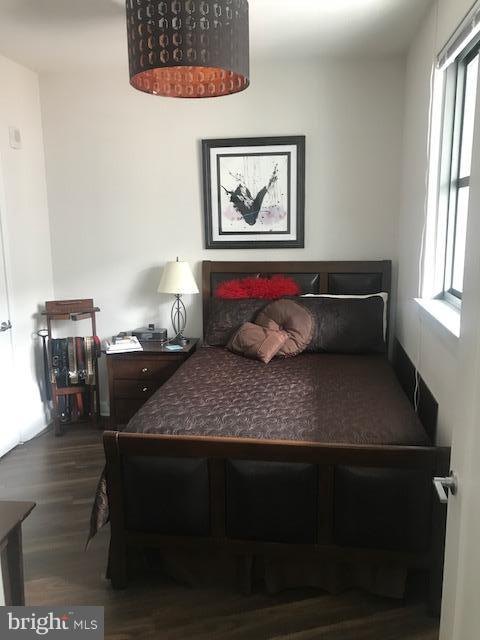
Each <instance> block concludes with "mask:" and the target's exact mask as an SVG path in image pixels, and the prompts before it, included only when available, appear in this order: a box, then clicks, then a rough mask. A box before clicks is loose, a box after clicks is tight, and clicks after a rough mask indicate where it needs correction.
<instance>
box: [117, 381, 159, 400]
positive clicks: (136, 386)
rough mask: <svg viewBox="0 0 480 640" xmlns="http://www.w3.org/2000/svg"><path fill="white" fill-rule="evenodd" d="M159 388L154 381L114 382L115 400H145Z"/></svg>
mask: <svg viewBox="0 0 480 640" xmlns="http://www.w3.org/2000/svg"><path fill="white" fill-rule="evenodd" d="M159 387H160V384H159V383H158V382H157V381H156V380H115V382H114V383H113V388H114V391H115V397H116V398H139V399H140V398H141V399H142V400H144V401H145V400H146V399H147V398H149V397H150V396H151V395H153V394H154V393H155V391H156V390H157V389H158V388H159Z"/></svg>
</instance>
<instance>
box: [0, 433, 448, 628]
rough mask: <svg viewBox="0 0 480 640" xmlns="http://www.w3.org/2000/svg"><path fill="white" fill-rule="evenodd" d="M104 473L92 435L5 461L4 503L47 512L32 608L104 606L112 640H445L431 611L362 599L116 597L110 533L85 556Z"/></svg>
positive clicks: (32, 535) (136, 593)
mask: <svg viewBox="0 0 480 640" xmlns="http://www.w3.org/2000/svg"><path fill="white" fill-rule="evenodd" d="M102 466H103V451H102V446H101V434H100V432H99V431H97V430H95V429H94V428H93V427H91V426H89V425H78V426H76V427H75V428H73V429H71V428H70V429H69V431H68V432H67V434H66V435H65V436H63V437H62V438H55V437H54V436H53V434H52V433H47V434H44V435H43V436H41V437H39V438H37V439H35V440H33V441H31V442H29V443H27V444H26V445H24V446H21V447H18V448H17V449H16V450H15V451H13V452H12V453H10V454H9V455H7V456H6V457H5V458H3V459H2V460H1V461H0V499H9V500H16V499H17V500H35V501H36V502H37V503H38V506H37V508H36V509H35V510H34V512H33V513H32V515H31V516H30V517H29V519H28V520H27V521H26V522H25V525H24V553H25V575H26V597H27V603H28V604H31V605H67V604H68V605H82V604H84V605H87V604H92V605H93V604H96V605H104V606H105V621H106V630H107V633H106V637H107V638H109V639H111V640H128V639H130V638H136V639H137V640H151V639H152V640H153V638H155V639H156V640H190V639H192V640H207V639H208V640H216V639H218V640H243V639H245V640H246V639H248V640H266V639H267V638H268V639H273V638H275V639H276V640H286V639H287V638H288V639H289V640H307V639H311V638H319V639H322V640H370V639H371V640H379V639H380V638H381V639H382V640H437V638H438V630H437V622H436V621H435V620H432V619H431V618H430V617H428V615H427V614H426V610H425V607H424V605H422V604H421V603H415V602H412V603H409V604H405V605H404V604H402V603H399V602H397V601H392V600H386V599H382V598H376V597H372V596H369V595H366V594H363V593H361V592H349V593H345V594H342V595H339V596H330V595H328V594H325V593H323V592H320V591H305V592H304V591H289V592H286V593H283V594H281V595H278V596H269V595H267V594H265V593H264V592H262V591H260V592H258V593H255V594H253V595H252V596H242V595H240V594H238V593H236V592H235V591H234V590H228V589H218V588H217V589H211V588H210V589H207V588H202V589H192V588H189V587H185V586H182V585H179V584H176V583H174V582H173V581H171V580H169V579H168V578H166V577H162V576H155V578H153V577H150V578H137V580H136V581H134V582H133V583H132V585H131V586H130V587H129V588H128V589H127V590H126V591H117V592H116V591H113V590H112V589H111V587H110V584H109V582H108V581H106V580H105V577H104V570H105V559H106V549H107V544H108V528H105V529H104V530H103V531H101V532H100V534H99V535H97V537H96V538H95V539H94V540H93V542H92V544H91V546H90V548H89V550H88V551H87V552H85V551H84V545H85V540H86V533H87V530H88V520H89V514H90V507H91V503H92V496H93V494H94V491H95V486H96V483H97V479H98V475H99V472H100V470H101V468H102Z"/></svg>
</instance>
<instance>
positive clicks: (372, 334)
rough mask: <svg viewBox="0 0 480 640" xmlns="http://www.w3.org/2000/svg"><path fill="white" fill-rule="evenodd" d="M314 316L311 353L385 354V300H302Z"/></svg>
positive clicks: (351, 298)
mask: <svg viewBox="0 0 480 640" xmlns="http://www.w3.org/2000/svg"><path fill="white" fill-rule="evenodd" d="M301 301H302V304H303V305H304V306H305V307H307V308H308V309H309V310H310V312H311V313H312V314H313V316H314V319H315V322H314V333H313V337H312V340H311V342H310V344H309V345H308V347H307V351H314V352H326V353H383V352H384V351H385V348H386V343H385V333H384V300H383V298H382V297H381V296H379V295H377V296H370V297H366V298H363V297H358V298H353V297H349V298H342V297H338V298H337V297H323V296H322V297H317V296H315V297H302V298H301Z"/></svg>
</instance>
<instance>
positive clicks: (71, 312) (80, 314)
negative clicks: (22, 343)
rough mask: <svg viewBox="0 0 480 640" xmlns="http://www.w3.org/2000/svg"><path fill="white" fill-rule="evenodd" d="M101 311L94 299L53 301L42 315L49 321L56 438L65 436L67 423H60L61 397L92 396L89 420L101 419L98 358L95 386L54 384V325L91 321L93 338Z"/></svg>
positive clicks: (97, 420) (49, 368)
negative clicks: (59, 322) (63, 321)
mask: <svg viewBox="0 0 480 640" xmlns="http://www.w3.org/2000/svg"><path fill="white" fill-rule="evenodd" d="M99 311H100V309H99V308H98V307H96V306H95V305H94V302H93V299H92V298H86V299H85V300H51V301H48V302H46V303H45V311H44V312H43V313H42V315H43V316H45V317H46V319H47V330H48V342H49V359H48V372H49V376H50V386H51V390H52V402H53V426H54V431H55V435H56V436H60V435H62V434H63V426H64V424H71V422H73V421H71V422H70V423H65V422H61V421H60V413H59V410H58V398H59V397H60V396H69V395H76V394H77V393H89V394H90V413H89V415H88V420H92V421H93V422H94V423H98V422H99V419H100V393H99V386H98V358H95V360H94V367H95V384H94V385H75V386H73V387H64V388H58V387H57V384H56V383H55V382H52V380H53V375H52V362H51V350H50V341H51V339H52V338H53V330H52V323H53V322H54V321H56V320H71V321H73V322H77V321H78V320H88V319H90V321H91V326H92V334H91V335H92V336H96V335H97V323H96V316H95V314H96V313H98V312H99Z"/></svg>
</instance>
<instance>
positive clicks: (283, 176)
mask: <svg viewBox="0 0 480 640" xmlns="http://www.w3.org/2000/svg"><path fill="white" fill-rule="evenodd" d="M203 177H204V198H205V237H206V247H207V249H222V248H223V249H238V248H245V249H254V248H255V249H261V248H278V247H291V248H298V247H303V246H304V194H305V138H304V137H303V136H288V137H284V138H242V139H227V140H204V141H203Z"/></svg>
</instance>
